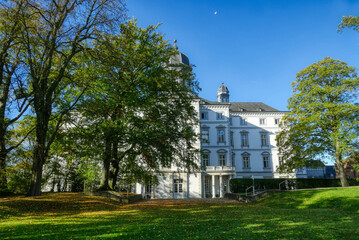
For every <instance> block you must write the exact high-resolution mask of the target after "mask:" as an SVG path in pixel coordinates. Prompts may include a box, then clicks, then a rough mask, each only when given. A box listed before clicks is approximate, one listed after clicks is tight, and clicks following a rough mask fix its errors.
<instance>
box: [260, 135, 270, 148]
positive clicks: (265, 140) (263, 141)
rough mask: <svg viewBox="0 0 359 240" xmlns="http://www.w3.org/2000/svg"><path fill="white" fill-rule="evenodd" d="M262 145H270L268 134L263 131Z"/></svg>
mask: <svg viewBox="0 0 359 240" xmlns="http://www.w3.org/2000/svg"><path fill="white" fill-rule="evenodd" d="M261 145H262V146H268V142H267V134H266V133H261Z"/></svg>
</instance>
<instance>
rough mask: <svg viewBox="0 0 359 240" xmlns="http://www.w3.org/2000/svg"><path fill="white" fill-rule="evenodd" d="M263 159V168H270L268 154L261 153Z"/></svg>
mask: <svg viewBox="0 0 359 240" xmlns="http://www.w3.org/2000/svg"><path fill="white" fill-rule="evenodd" d="M262 157H263V168H270V166H269V153H267V152H265V153H262Z"/></svg>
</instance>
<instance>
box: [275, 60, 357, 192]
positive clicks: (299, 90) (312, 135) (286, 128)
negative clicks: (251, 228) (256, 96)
mask: <svg viewBox="0 0 359 240" xmlns="http://www.w3.org/2000/svg"><path fill="white" fill-rule="evenodd" d="M292 88H293V92H294V94H293V95H292V97H291V98H290V99H289V105H288V109H289V112H288V113H287V114H286V115H285V116H284V117H283V119H282V122H281V127H282V129H283V130H282V131H281V133H280V134H279V135H278V136H277V144H278V147H279V154H280V155H282V156H283V159H284V162H283V164H282V165H281V167H280V169H281V170H282V171H284V170H286V171H289V172H291V171H293V170H294V169H296V168H301V167H305V166H312V165H313V163H316V162H318V161H313V160H318V159H320V158H321V157H323V156H330V157H332V158H335V162H336V167H337V169H338V170H339V176H340V179H341V182H342V185H343V186H344V185H347V182H346V177H345V175H344V169H343V163H342V160H343V157H344V156H345V155H348V154H350V152H352V151H354V150H355V147H356V144H357V141H358V132H359V124H358V123H359V122H358V121H359V119H358V117H357V114H356V113H357V112H358V111H359V106H358V105H356V104H354V101H355V100H356V97H357V93H358V89H359V79H358V78H357V73H356V69H355V68H353V67H350V66H348V65H347V64H346V63H345V62H341V61H339V60H334V59H331V58H328V57H326V58H324V60H322V61H319V62H318V63H314V64H312V65H310V66H309V67H307V68H306V69H304V70H302V71H300V72H299V73H298V74H297V77H296V81H295V82H293V83H292ZM314 167H315V166H314Z"/></svg>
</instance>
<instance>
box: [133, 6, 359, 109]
mask: <svg viewBox="0 0 359 240" xmlns="http://www.w3.org/2000/svg"><path fill="white" fill-rule="evenodd" d="M127 7H128V10H129V12H128V15H129V17H131V18H132V17H135V18H137V20H138V23H139V25H140V26H142V27H145V26H147V25H150V24H152V25H155V24H157V23H162V25H161V26H160V29H159V30H160V32H162V33H164V34H165V36H166V38H167V39H168V40H171V41H172V40H173V39H177V40H178V43H177V45H178V47H179V50H180V51H181V52H183V53H184V54H186V55H187V56H188V57H189V59H190V61H191V63H193V64H195V65H196V68H195V69H194V72H195V73H196V75H197V79H198V81H199V84H200V87H201V88H202V91H201V92H200V94H199V95H200V96H201V97H203V98H206V99H208V100H216V92H217V89H218V87H219V86H220V84H221V83H222V82H224V84H225V85H226V86H227V87H228V88H229V91H230V101H234V102H264V103H266V104H268V105H270V106H272V107H275V108H277V109H279V110H287V100H288V98H289V97H290V96H291V95H292V90H291V87H290V84H291V82H292V81H294V80H295V76H296V73H298V72H299V71H300V70H302V69H304V68H306V67H307V66H309V65H310V64H312V63H314V62H318V61H320V60H322V59H323V58H324V57H326V56H328V57H331V58H334V59H339V60H342V61H345V62H347V63H348V64H349V65H350V66H354V67H359V45H358V43H359V33H357V32H354V31H353V30H349V29H347V30H344V32H343V33H338V32H337V26H338V24H339V23H340V21H341V18H342V16H345V15H359V1H349V0H347V1H345V0H341V1H339V0H336V1H334V0H333V1H331V0H300V1H296V0H282V1H280V0H237V1H230V0H227V1H226V0H222V1H220V0H216V1H215V0H212V1H208V0H207V1H205V0H192V1H191V0H181V1H174V0H128V1H127ZM215 12H217V14H215Z"/></svg>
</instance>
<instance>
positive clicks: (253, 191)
mask: <svg viewBox="0 0 359 240" xmlns="http://www.w3.org/2000/svg"><path fill="white" fill-rule="evenodd" d="M251 188H252V189H253V190H252V194H253V195H254V194H255V192H256V190H255V189H254V187H253V186H250V187H248V188H247V189H246V196H248V190H249V189H251Z"/></svg>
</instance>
